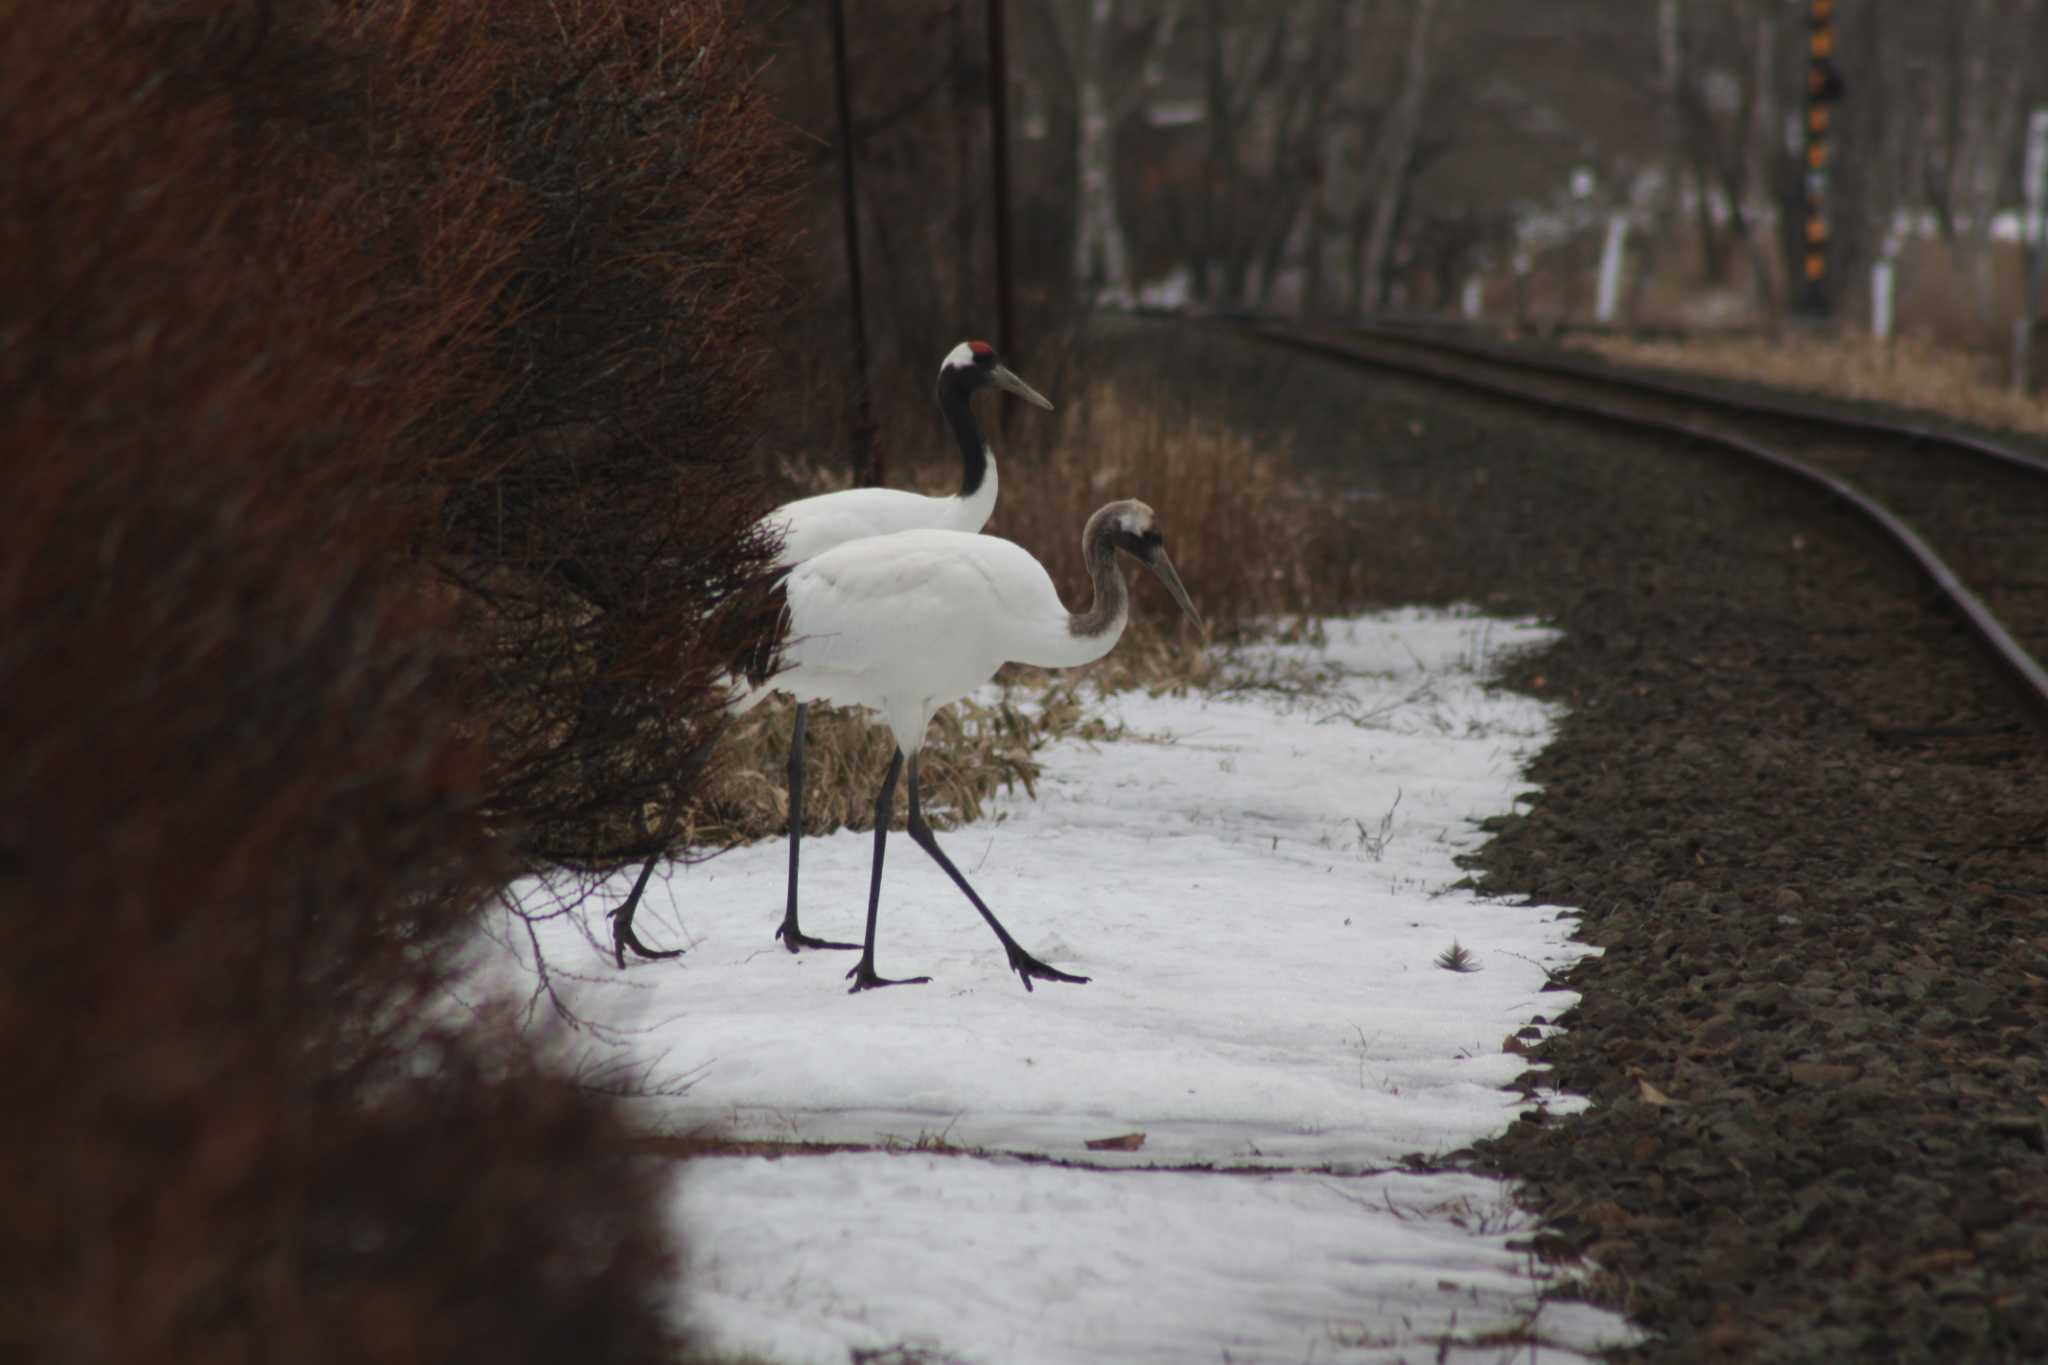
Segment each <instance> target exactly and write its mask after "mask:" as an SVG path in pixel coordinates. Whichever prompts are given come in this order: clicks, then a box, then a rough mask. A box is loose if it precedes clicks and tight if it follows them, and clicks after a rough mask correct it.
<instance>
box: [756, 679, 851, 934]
mask: <svg viewBox="0 0 2048 1365" xmlns="http://www.w3.org/2000/svg"><path fill="white" fill-rule="evenodd" d="M810 710H811V708H810V706H809V704H808V703H805V702H798V703H797V707H796V729H795V730H794V731H793V732H792V733H791V735H790V737H789V903H788V905H787V906H786V907H785V908H784V910H783V912H782V927H781V928H779V929H777V930H776V931H775V937H777V938H779V939H781V940H782V945H783V946H784V947H785V948H787V949H789V950H790V951H791V952H792V953H793V952H795V951H797V949H799V948H858V947H860V945H859V944H858V943H836V942H834V941H833V940H831V939H824V938H812V937H811V936H810V935H809V934H806V933H804V932H803V931H802V930H800V929H798V928H797V925H796V881H797V861H798V850H799V849H801V848H802V847H803V842H804V728H805V720H806V718H807V717H808V716H809V714H810Z"/></svg>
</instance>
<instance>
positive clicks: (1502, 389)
mask: <svg viewBox="0 0 2048 1365" xmlns="http://www.w3.org/2000/svg"><path fill="white" fill-rule="evenodd" d="M1252 329H1253V331H1254V333H1255V334H1256V335H1258V336H1260V337H1262V338H1264V339H1266V340H1268V341H1271V342H1275V343H1277V344H1279V345H1283V346H1291V347H1294V348H1295V349H1297V350H1304V351H1309V352H1313V353H1316V354H1321V355H1328V356H1335V357H1337V358H1339V359H1342V360H1346V361H1349V362H1351V363H1353V364H1359V365H1368V366H1372V367H1375V368H1378V369H1387V370H1393V371H1396V372H1398V373H1403V374H1410V375H1415V376H1417V377H1419V378H1423V379H1428V380H1433V381H1435V382H1437V383H1444V384H1456V385H1460V386H1463V387H1465V388H1470V389H1477V390H1479V391H1480V392H1482V393H1490V394H1493V395H1495V396H1497V397H1502V398H1508V399H1512V400H1514V401H1517V402H1522V403H1529V404H1532V405H1534V406H1537V407H1543V408H1548V409H1550V410H1552V411H1555V412H1563V413H1569V414H1575V415H1581V416H1591V417H1597V418H1600V419H1601V420H1603V421H1607V422H1611V423H1614V424H1616V425H1620V426H1626V427H1634V428H1636V429H1638V430H1645V431H1655V432H1661V433H1664V434H1666V435H1672V436H1682V437H1686V438H1688V439H1690V440H1695V441H1699V442H1701V443H1703V444H1705V445H1709V446H1716V447H1719V448H1721V449H1723V450H1730V451H1734V452H1736V453H1737V454H1740V455H1743V456H1745V457H1747V458H1749V459H1753V460H1756V461H1758V462H1760V463H1762V464H1764V465H1766V466H1768V467H1770V468H1772V469H1775V470H1777V471H1779V472H1780V473H1783V474H1788V475H1791V476H1792V477H1794V478H1797V479H1799V480H1801V481H1802V482H1805V483H1808V484H1811V485H1813V486H1815V487H1818V488H1820V489H1821V490H1822V491H1824V492H1826V493H1828V494H1829V495H1831V496H1832V497H1835V498H1837V499H1839V500H1840V501H1842V502H1843V503H1845V504H1846V505H1848V506H1849V507H1850V508H1852V509H1854V510H1855V511H1856V512H1857V513H1858V514H1859V515H1861V516H1862V517H1863V518H1864V519H1866V520H1867V521H1869V522H1870V523H1871V524H1872V525H1874V526H1875V527H1877V529H1878V530H1879V531H1881V532H1883V533H1884V534H1885V535H1886V536H1887V537H1889V538H1890V539H1891V541H1892V543H1893V544H1895V545H1897V546H1898V547H1899V548H1900V549H1901V550H1903V551H1904V552H1905V553H1906V555H1907V556H1908V557H1909V558H1911V559H1912V560H1913V561H1914V562H1915V564H1916V565H1918V567H1919V569H1920V571H1921V572H1922V573H1924V574H1925V575H1926V576H1927V578H1928V579H1929V581H1931V582H1932V583H1933V584H1934V586H1935V588H1936V590H1937V591H1939V592H1940V593H1941V595H1942V597H1943V598H1945V599H1946V600H1947V601H1948V602H1949V604H1950V605H1951V606H1953V607H1955V609H1956V610H1957V611H1958V612H1959V613H1961V615H1962V617H1963V619H1964V621H1965V622H1967V623H1968V625H1969V627H1970V630H1971V632H1972V633H1973V634H1974V635H1975V636H1976V637H1977V639H1978V641H1979V642H1980V643H1982V644H1983V645H1984V647H1985V648H1987V649H1988V650H1990V651H1991V653H1992V655H1993V657H1994V658H1995V659H1996V660H1997V661H1998V663H1999V664H2000V665H2001V666H2002V667H2003V668H2004V669H2005V670H2006V672H2007V674H2008V675H2009V676H2010V677H2011V678H2012V680H2013V681H2014V682H2016V683H2017V684H2018V685H2019V687H2020V690H2021V692H2022V694H2023V695H2024V696H2025V697H2026V698H2027V700H2028V701H2029V702H2030V703H2031V704H2032V707H2033V710H2034V712H2035V716H2036V719H2038V720H2042V721H2048V669H2044V668H2043V667H2042V666H2041V663H2040V661H2039V660H2037V659H2035V658H2034V656H2033V655H2031V654H2029V653H2028V652H2027V650H2026V648H2025V646H2023V645H2021V644H2020V642H2019V641H2017V640H2015V639H2014V638H2013V637H2012V633H2011V632H2010V631H2008V630H2007V629H2006V628H2005V625H2004V623H2003V622H2001V621H2000V620H1999V619H1998V617H1997V615H1996V614H1995V613H1994V612H1993V611H1992V610H1991V609H1990V608H1989V607H1987V606H1986V605H1985V604H1984V601H1983V599H1982V598H1980V597H1978V596H1977V594H1976V593H1974V592H1972V591H1971V590H1970V588H1969V587H1968V586H1967V585H1966V584H1964V582H1963V581H1962V579H1961V578H1960V577H1959V576H1958V575H1957V574H1956V572H1955V570H1954V569H1953V568H1951V567H1950V566H1949V564H1948V561H1946V560H1944V559H1943V558H1942V557H1941V556H1940V555H1939V554H1937V553H1936V552H1935V550H1934V547H1933V546H1931V545H1929V544H1928V543H1927V541H1926V540H1925V539H1924V538H1922V537H1921V535H1920V534H1919V533H1918V532H1917V531H1915V530H1914V529H1913V528H1912V527H1911V526H1909V525H1907V524H1906V522H1905V521H1904V520H1902V519H1901V518H1900V517H1899V516H1898V515H1897V514H1896V513H1894V512H1893V511H1892V510H1891V509H1890V508H1887V507H1886V506H1884V504H1882V503H1880V502H1878V501H1877V500H1876V499H1875V498H1872V497H1871V496H1869V495H1868V494H1866V493H1864V492H1863V491H1862V490H1861V489H1859V488H1857V487H1856V486H1855V485H1853V484H1851V483H1849V482H1848V481H1847V480H1846V479H1843V478H1841V477H1840V476H1838V475H1835V474H1831V473H1829V472H1828V471H1826V470H1824V469H1820V468H1818V467H1816V466H1814V465H1810V464H1808V463H1807V462H1806V461H1804V460H1800V459H1796V458H1794V457H1793V456H1790V455H1787V454H1785V453H1784V452H1783V451H1778V450H1773V449H1771V448H1770V447H1768V446H1765V445H1762V444H1760V443H1759V442H1756V441H1751V440H1748V439H1746V438H1744V437H1740V436H1733V435H1728V434H1725V433H1722V432H1717V431H1709V430H1706V429H1705V428H1702V427H1697V426H1694V425H1692V424H1691V423H1689V422H1683V421H1680V420H1678V419H1676V418H1665V417H1652V416H1648V415H1646V414H1643V413H1635V412H1627V411H1623V410H1622V409H1619V408H1612V407H1608V406H1606V405H1605V404H1602V403H1597V402H1594V401H1592V400H1590V399H1584V398H1567V397H1564V396H1562V395H1559V394H1552V393H1543V392H1540V391H1537V390H1534V389H1529V388H1526V387H1524V386H1522V385H1519V384H1513V383H1509V382H1507V381H1504V380H1500V379H1488V378H1483V377H1481V376H1478V375H1474V374H1467V373H1459V372H1457V371H1455V370H1449V369H1445V368H1442V367H1440V366H1437V365H1430V364H1424V363H1421V362H1419V361H1410V360H1393V359H1389V358H1387V357H1385V356H1377V355H1371V354H1367V353H1365V352H1363V351H1360V350H1358V349H1356V348H1354V347H1352V346H1350V345H1347V344H1345V343H1344V342H1342V341H1338V340H1333V339H1330V338H1327V337H1314V336H1308V335H1304V334H1301V333H1298V332H1295V331H1293V330H1291V329H1289V328H1285V327H1280V326H1275V325H1273V324H1270V323H1259V324H1252ZM1366 335H1368V336H1376V339H1378V340H1381V341H1383V342H1385V343H1387V344H1389V345H1394V346H1403V345H1409V344H1412V343H1411V341H1410V339H1408V338H1405V337H1400V336H1387V335H1378V334H1375V333H1372V332H1370V331H1368V332H1366ZM1439 349H1441V348H1439ZM1453 349H1463V348H1453ZM1472 358H1474V359H1478V360H1483V361H1485V362H1487V363H1489V364H1496V365H1502V366H1507V367H1510V368H1513V367H1517V366H1520V365H1521V364H1522V362H1521V361H1520V360H1519V359H1517V358H1515V357H1511V356H1501V355H1493V354H1485V353H1481V354H1478V355H1475V356H1473V357H1472ZM1525 368H1533V369H1536V370H1538V371H1541V370H1544V369H1546V368H1550V367H1548V366H1544V365H1540V364H1539V365H1536V366H1529V367H1525ZM1724 405H1726V406H1737V405H1734V404H1724ZM1802 415H1803V416H1806V417H1807V418H1808V419H1809V420H1812V421H1815V422H1825V421H1829V420H1831V419H1828V418H1826V417H1823V416H1821V415H1820V414H1818V413H1806V414H1802ZM1843 425H1856V426H1859V427H1860V426H1867V425H1869V424H1866V423H1861V422H1860V419H1859V422H1858V423H1843ZM1885 429H1886V430H1893V431H1896V430H1897V429H1896V428H1885ZM1939 439H1943V440H1947V439H1949V437H1948V436H1947V435H1941V436H1940V437H1939ZM2013 453H2016V452H2013ZM2039 472H2041V473H2043V474H2048V462H2040V469H2039Z"/></svg>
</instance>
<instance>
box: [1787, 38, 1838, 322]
mask: <svg viewBox="0 0 2048 1365" xmlns="http://www.w3.org/2000/svg"><path fill="white" fill-rule="evenodd" d="M1841 98H1842V77H1841V74H1840V73H1839V72H1838V71H1836V69H1835V0H1808V3H1807V11H1806V167H1805V171H1806V182H1805V183H1806V221H1805V223H1804V224H1802V226H1801V231H1800V243H1799V245H1800V253H1799V254H1800V281H1799V293H1798V297H1799V310H1800V311H1801V312H1803V313H1807V314H1809V315H1811V316H1813V317H1826V316H1827V315H1828V313H1829V311H1830V310H1831V308H1832V306H1833V305H1832V290H1831V289H1830V287H1829V286H1830V281H1829V279H1828V242H1829V239H1830V237H1831V236H1832V235H1833V225H1832V220H1831V215H1830V208H1831V205H1830V202H1829V182H1830V181H1831V179H1832V174H1831V172H1832V170H1833V165H1832V163H1833V160H1834V148H1833V146H1832V144H1831V142H1830V140H1829V137H1828V133H1829V131H1830V129H1829V125H1830V124H1831V123H1832V122H1833V116H1834V106H1835V104H1836V103H1837V102H1838V101H1839V100H1840V99H1841Z"/></svg>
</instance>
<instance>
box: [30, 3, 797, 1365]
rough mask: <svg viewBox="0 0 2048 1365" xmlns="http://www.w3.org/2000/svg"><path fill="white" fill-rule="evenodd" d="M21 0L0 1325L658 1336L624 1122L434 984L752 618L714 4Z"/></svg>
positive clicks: (348, 1334) (308, 1343)
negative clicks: (483, 916) (469, 935)
mask: <svg viewBox="0 0 2048 1365" xmlns="http://www.w3.org/2000/svg"><path fill="white" fill-rule="evenodd" d="M0 24H4V27H5V30H6V33H7V40H6V42H4V43H0V164H4V165H5V166H6V167H7V172H6V175H7V187H6V188H7V193H6V195H5V196H4V203H0V449H4V450H5V451H6V452H7V455H6V461H5V466H4V485H5V492H6V496H5V498H4V499H0V1076H4V1078H5V1079H4V1080H0V1104H4V1105H5V1106H6V1111H7V1113H8V1114H9V1115H10V1121H9V1123H8V1124H7V1125H5V1127H4V1129H0V1167H4V1169H5V1170H6V1171H8V1173H9V1177H8V1179H7V1180H6V1181H5V1182H0V1185H4V1191H5V1192H4V1193H0V1219H4V1221H5V1224H6V1226H7V1227H8V1229H9V1232H10V1236H9V1238H8V1240H7V1245H6V1248H5V1249H4V1250H0V1358H7V1359H39V1360H65V1359H93V1360H136V1361H140V1360H152V1361H154V1360H214V1359H220V1360H230V1359H232V1360H246V1359H252V1358H258V1357H270V1358H284V1359H294V1360H307V1361H315V1360H325V1359H333V1360H350V1361H355V1360H361V1359H370V1358H374V1359H392V1360H408V1359H420V1360H427V1359H437V1360H445V1359H478V1358H480V1359H492V1360H497V1361H507V1362H510V1361H522V1360H535V1361H537V1360H544V1359H558V1358H565V1357H569V1356H571V1355H573V1357H574V1358H576V1359H579V1360H622V1359H629V1358H631V1359H648V1358H656V1357H663V1358H672V1354H673V1351H674V1350H675V1349H676V1346H677V1343H676V1342H675V1340H674V1339H673V1329H672V1328H671V1327H670V1326H669V1325H668V1324H667V1320H666V1316H665V1314H664V1313H663V1311H662V1310H661V1308H660V1305H659V1301H660V1300H663V1299H666V1298H667V1297H668V1295H669V1294H671V1293H672V1287H671V1286H669V1285H667V1284H665V1283H662V1282H661V1280H662V1275H663V1273H664V1271H665V1269H666V1268H667V1262H666V1260H665V1255H666V1253H665V1252H664V1250H663V1246H662V1244H663V1241H664V1238H663V1235H662V1232H663V1230H662V1229H661V1227H660V1223H659V1218H658V1204H657V1201H656V1200H655V1199H654V1198H653V1197H652V1195H653V1191H652V1190H651V1188H650V1187H649V1184H648V1181H649V1180H650V1179H651V1177H650V1176H649V1175H648V1174H647V1173H646V1172H645V1170H644V1168H643V1167H642V1166H641V1165H639V1164H636V1163H635V1162H634V1161H633V1160H632V1159H631V1158H630V1156H629V1155H628V1154H627V1153H626V1150H625V1148H624V1146H623V1144H622V1143H621V1142H620V1141H619V1138H620V1136H621V1135H620V1133H619V1130H618V1125H617V1121H616V1119H614V1118H613V1117H612V1115H611V1114H610V1112H609V1111H608V1110H607V1109H606V1108H605V1107H604V1105H603V1104H602V1103H600V1102H599V1101H597V1100H595V1099H593V1098H591V1097H590V1096H588V1095H586V1094H584V1093H581V1092H579V1091H577V1090H576V1089H575V1088H574V1087H572V1086H570V1085H569V1084H568V1083H566V1082H565V1081H563V1080H561V1079H559V1078H556V1077H553V1076H551V1075H549V1074H547V1073H546V1072H545V1071H544V1070H543V1069H541V1068H540V1067H539V1066H538V1065H537V1064H535V1063H534V1062H532V1061H531V1060H530V1059H528V1058H526V1057H525V1056H524V1055H523V1054H522V1053H521V1052H520V1050H519V1049H518V1048H517V1047H516V1046H515V1045H513V1044H511V1043H510V1042H508V1041H506V1039H507V1037H508V1036H509V1031H507V1030H503V1029H500V1028H498V1027H496V1025H495V1024H494V1022H493V1021H492V1020H491V1018H490V1017H489V1016H488V1015H486V1016H483V1017H479V1018H471V1017H466V1016H458V1015H457V1014H455V1013H454V1012H453V1011H452V1010H450V1009H449V1008H448V1007H447V1006H446V1005H445V1004H444V1003H441V1001H442V995H441V987H442V986H443V984H444V982H445V979H446V975H447V972H448V971H449V961H448V959H449V954H450V952H451V950H452V948H453V947H454V946H455V945H456V944H457V943H458V942H459V941H460V939H461V936H462V933H463V931H464V929H465V928H466V926H467V925H468V923H469V919H470V912H471V910H472V908H473V907H474V906H475V905H476V904H477V903H478V901H479V900H480V899H481V898H483V897H484V896H486V895H488V894H489V893H490V892H491V891H492V890H493V889H494V888H496V887H498V886H500V885H502V884H503V883H504V881H505V880H506V879H507V878H508V877H509V876H511V875H514V874H515V873H516V872H518V871H519V870H521V869H522V868H525V867H530V866H534V865H536V864H539V863H542V862H544V861H546V860H549V859H551V858H560V859H563V860H576V859H584V860H588V861H592V862H597V861H602V859H603V858H605V857H607V856H612V857H616V858H619V859H623V858H626V857H630V856H631V854H632V852H634V851H636V850H637V849H638V848H639V847H640V846H641V845H639V844H635V843H634V840H635V838H639V839H640V840H641V841H642V843H643V844H644V841H645V839H646V836H645V835H644V834H642V833H639V825H640V817H641V811H642V809H643V807H644V805H645V804H646V802H647V801H648V800H649V799H650V798H653V797H664V798H665V797H668V796H671V795H673V794H674V793H673V791H672V790H671V788H672V787H673V782H672V780H671V779H670V778H669V777H668V776H666V775H665V773H664V770H663V764H662V757H663V755H664V753H666V752H668V749H667V746H669V745H671V744H674V743H676V742H678V741H679V740H681V739H684V738H687V736H688V735H689V733H690V730H691V727H692V725H693V724H694V721H695V718H696V717H697V716H698V715H699V714H700V713H701V712H703V711H704V710H705V709H706V708H707V706H708V705H709V704H710V702H711V700H712V697H711V694H710V690H709V686H708V684H709V682H710V680H711V679H713V678H714V677H715V676H716V674H717V672H718V670H719V669H720V668H721V666H722V664H723V662H724V659H725V658H726V657H728V656H729V655H730V654H731V653H732V652H733V651H734V650H735V649H736V648H737V647H738V646H739V644H741V643H745V642H750V641H751V638H752V632H754V631H755V630H756V629H757V627H756V626H755V624H754V623H753V622H752V621H750V620H748V619H746V618H747V617H748V615H749V613H750V611H751V609H752V607H753V605H754V604H753V602H752V600H751V598H750V597H749V595H748V594H747V593H746V592H743V591H740V590H739V589H740V588H741V586H742V585H744V584H746V583H748V582H749V581H750V578H751V575H753V574H755V573H757V572H758V570H759V569H760V568H761V567H762V565H763V563H764V562H765V559H766V556H767V554H768V553H769V547H767V546H763V545H760V544H756V543H753V542H752V541H751V540H750V539H749V534H748V531H747V527H748V526H749V524H750V523H751V520H752V518H753V516H754V514H755V513H756V512H757V511H758V510H759V506H760V505H761V503H762V501H763V500H762V498H761V496H760V494H759V492H758V490H757V488H756V486H755V484H754V482H753V480H752V478H751V476H750V475H749V473H748V472H747V471H748V470H749V469H750V467H751V464H752V460H751V458H750V456H751V452H749V451H748V449H747V448H746V445H745V443H744V440H743V438H742V437H741V436H740V435H739V434H738V433H739V432H740V431H741V430H742V424H741V422H740V416H741V413H742V412H743V410H744V406H745V404H746V403H747V402H748V401H749V400H750V398H751V396H752V386H753V381H754V376H755V374H756V372H757V370H758V365H759V359H760V356H759V351H758V347H757V344H756V343H755V342H753V341H752V340H751V339H750V338H751V335H752V332H751V326H752V323H751V314H752V313H753V312H754V311H756V310H759V309H761V308H763V307H764V306H765V304H766V303H767V302H769V301H771V300H772V291H773V288H774V285H773V276H772V272H770V271H768V270H767V268H766V267H767V264H768V253H769V251H770V250H771V248H772V247H773V246H774V243H775V235H776V231H777V229H776V227H775V223H776V219H775V217H774V213H775V208H776V196H775V191H774V177H775V176H776V174H777V173H778V155H779V154H778V153H777V152H776V151H775V150H774V146H773V143H772V141H771V137H770V125H769V123H768V122H767V116H766V114H765V112H764V111H763V110H762V109H761V108H760V107H759V104H758V102H757V101H755V100H754V99H753V97H752V95H751V93H750V87H749V80H750V78H749V76H748V68H747V66H746V65H745V63H746V58H745V55H744V48H743V46H741V45H740V44H739V43H738V35H737V34H736V33H734V32H733V31H732V27H731V21H730V19H729V18H728V17H727V16H726V15H725V14H723V13H722V11H721V9H720V7H719V6H717V5H715V4H711V3H697V4H686V5H680V6H679V5H673V4H653V3H645V4H643V3H637V0H616V2H615V3H583V4H577V3H569V2H567V0H563V2H562V3H557V4H552V5H551V4H539V3H534V4H527V3H519V4H509V3H508V4H496V3H493V4H482V3H476V4H452V5H445V6H418V7H416V6H411V5H388V6H382V5H380V6H353V5H331V4H324V3H316V2H315V0H300V2H296V3H294V2H293V0H278V2H277V3H260V2H257V0H185V2H184V3H166V4H147V5H145V4H128V3H116V2H114V0H97V2H87V0H81V2H80V3H77V4H66V5H29V4H15V5H9V6H6V10H5V13H4V16H0ZM83 54H89V57H87V56H85V55H83Z"/></svg>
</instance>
